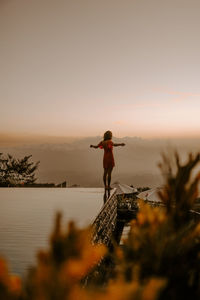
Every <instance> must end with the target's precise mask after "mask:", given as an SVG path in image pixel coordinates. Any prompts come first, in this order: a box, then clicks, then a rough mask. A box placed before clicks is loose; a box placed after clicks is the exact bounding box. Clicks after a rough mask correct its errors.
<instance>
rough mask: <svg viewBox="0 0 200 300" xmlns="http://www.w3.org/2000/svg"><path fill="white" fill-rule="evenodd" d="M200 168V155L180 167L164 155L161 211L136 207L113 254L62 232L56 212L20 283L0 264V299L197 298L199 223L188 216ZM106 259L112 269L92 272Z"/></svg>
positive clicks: (85, 236)
mask: <svg viewBox="0 0 200 300" xmlns="http://www.w3.org/2000/svg"><path fill="white" fill-rule="evenodd" d="M199 162H200V154H197V155H192V154H189V156H188V161H187V163H185V164H182V163H181V162H180V159H179V156H178V154H177V153H175V155H174V157H173V159H172V160H169V159H168V157H167V156H166V155H163V161H162V163H161V164H160V169H161V171H162V174H163V176H164V179H165V185H164V188H163V189H162V191H160V193H159V196H160V199H161V200H162V203H163V206H161V207H150V206H149V205H148V204H145V203H144V202H143V201H140V202H139V206H140V210H139V212H138V214H137V217H136V219H135V220H133V221H132V222H131V229H130V232H129V235H128V238H127V239H126V240H125V241H124V244H123V247H120V246H119V245H116V244H114V249H113V251H112V253H111V252H109V250H108V249H107V248H106V247H105V246H104V245H102V244H95V245H92V244H91V242H90V241H91V230H92V229H91V228H85V229H79V228H77V227H76V225H75V224H74V223H73V222H70V223H69V224H68V228H67V229H63V227H62V226H61V225H62V224H61V223H62V222H61V214H57V217H56V221H55V225H54V229H53V232H52V234H51V237H50V247H49V249H46V250H42V251H39V252H38V254H37V264H36V266H33V267H31V268H30V269H29V271H28V274H27V276H26V277H25V278H24V280H23V281H22V280H21V279H20V278H19V277H18V276H14V275H12V274H10V273H9V271H8V269H7V264H6V262H5V261H4V260H3V259H0V299H11V300H13V299H17V300H26V299H27V300H28V299H33V300H36V299H37V300H44V299H45V300H50V299H55V300H61V299H70V300H77V299H83V300H92V299H94V298H95V299H97V300H106V299H109V300H110V299H116V300H129V299H133V300H134V299H135V300H136V299H137V300H138V299H139V300H155V299H159V300H165V299H166V300H168V299H170V300H177V299H200V221H199V220H194V218H191V214H190V210H191V209H192V208H193V206H194V204H195V201H196V199H197V195H198V185H199V183H200V173H197V172H196V171H195V168H196V167H197V166H198V165H199ZM108 257H109V258H110V259H112V262H113V264H112V269H111V270H109V268H111V266H110V265H109V267H108V268H103V269H102V270H100V271H99V268H97V266H98V265H99V263H100V262H101V261H102V259H104V260H106V259H107V258H108ZM108 273H109V274H110V276H109V278H108V277H107V274H108ZM88 276H89V277H90V280H89V281H87V280H86V279H87V278H88Z"/></svg>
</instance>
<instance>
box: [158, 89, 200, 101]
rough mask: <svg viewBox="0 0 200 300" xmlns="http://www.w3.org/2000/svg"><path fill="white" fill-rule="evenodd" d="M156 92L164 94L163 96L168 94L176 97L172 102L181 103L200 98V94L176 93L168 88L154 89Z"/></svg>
mask: <svg viewBox="0 0 200 300" xmlns="http://www.w3.org/2000/svg"><path fill="white" fill-rule="evenodd" d="M152 90H153V91H154V92H157V93H162V94H167V95H170V96H174V97H175V98H173V99H172V100H173V101H175V102H180V101H184V100H186V99H188V98H191V97H193V98H200V94H199V93H191V92H179V91H175V90H172V89H168V88H154V89H152Z"/></svg>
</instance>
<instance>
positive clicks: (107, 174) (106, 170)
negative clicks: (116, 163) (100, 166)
mask: <svg viewBox="0 0 200 300" xmlns="http://www.w3.org/2000/svg"><path fill="white" fill-rule="evenodd" d="M112 169H113V168H108V169H104V174H103V182H104V186H105V188H107V187H108V188H109V189H110V182H111V174H112ZM107 177H108V185H107Z"/></svg>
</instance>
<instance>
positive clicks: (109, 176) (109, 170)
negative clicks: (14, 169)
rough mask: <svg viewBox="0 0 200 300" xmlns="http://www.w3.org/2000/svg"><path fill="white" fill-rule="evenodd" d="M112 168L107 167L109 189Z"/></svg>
mask: <svg viewBox="0 0 200 300" xmlns="http://www.w3.org/2000/svg"><path fill="white" fill-rule="evenodd" d="M112 169H113V168H109V169H108V188H109V189H110V183H111V174H112Z"/></svg>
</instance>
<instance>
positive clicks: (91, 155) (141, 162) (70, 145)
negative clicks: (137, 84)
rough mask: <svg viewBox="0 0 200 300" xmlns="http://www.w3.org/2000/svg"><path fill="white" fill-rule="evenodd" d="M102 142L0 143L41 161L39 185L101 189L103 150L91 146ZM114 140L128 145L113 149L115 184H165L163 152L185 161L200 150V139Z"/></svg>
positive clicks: (0, 149) (1, 149) (3, 149)
mask: <svg viewBox="0 0 200 300" xmlns="http://www.w3.org/2000/svg"><path fill="white" fill-rule="evenodd" d="M101 139H102V138H101V137H86V138H78V139H73V138H70V139H69V138H49V140H48V137H46V138H45V139H43V140H44V143H41V138H40V139H38V140H37V139H35V140H34V141H33V142H30V139H29V140H28V141H27V142H26V139H23V141H21V142H18V143H11V142H10V144H9V143H8V141H7V144H5V143H4V144H3V143H1V142H0V152H3V153H10V154H13V155H15V156H16V157H21V156H25V155H29V154H32V155H33V160H34V161H38V160H40V167H39V170H38V172H37V177H38V182H55V183H60V182H62V181H65V180H66V181H67V182H68V184H69V185H72V184H78V185H81V186H91V187H94V186H102V185H103V184H102V173H103V167H102V160H103V151H102V150H101V149H97V150H95V149H91V148H90V147H89V145H90V144H96V143H98V142H99V141H100V140H101ZM113 140H114V141H116V142H124V143H125V144H126V146H125V147H123V148H121V147H118V148H115V149H114V156H115V162H116V167H115V169H114V171H113V177H112V181H113V182H114V181H120V182H122V183H126V184H132V185H133V186H150V187H154V186H157V185H159V184H160V183H161V182H162V181H161V176H160V171H159V169H158V167H157V164H158V162H159V161H160V160H161V156H160V153H161V152H162V151H164V150H165V151H166V150H168V151H172V149H174V148H176V149H178V150H179V152H180V153H181V155H182V157H183V159H184V157H185V154H187V153H188V152H190V151H193V152H197V151H199V145H200V143H199V142H200V139H191V140H189V139H179V140H164V139H159V140H158V139H156V140H147V139H141V138H137V137H124V138H115V137H113ZM48 141H49V142H48Z"/></svg>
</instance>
